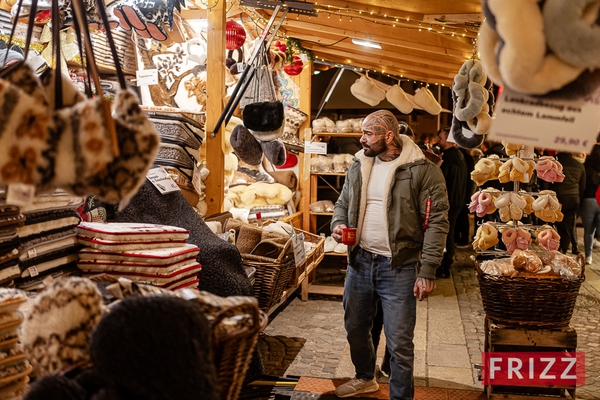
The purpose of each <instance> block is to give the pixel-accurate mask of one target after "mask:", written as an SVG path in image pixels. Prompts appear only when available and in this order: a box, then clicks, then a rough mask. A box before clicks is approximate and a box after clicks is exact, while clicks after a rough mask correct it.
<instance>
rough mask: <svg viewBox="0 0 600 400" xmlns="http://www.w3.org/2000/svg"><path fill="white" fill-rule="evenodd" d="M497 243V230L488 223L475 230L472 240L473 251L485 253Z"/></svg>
mask: <svg viewBox="0 0 600 400" xmlns="http://www.w3.org/2000/svg"><path fill="white" fill-rule="evenodd" d="M498 242H499V240H498V229H496V227H495V226H494V225H492V224H490V223H485V224H482V225H480V226H479V228H477V232H476V233H475V238H474V239H473V250H475V251H485V250H487V249H489V248H492V247H494V246H495V245H497V244H498Z"/></svg>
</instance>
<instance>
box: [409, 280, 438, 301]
mask: <svg viewBox="0 0 600 400" xmlns="http://www.w3.org/2000/svg"><path fill="white" fill-rule="evenodd" d="M435 288H436V285H435V281H434V280H432V279H425V278H417V280H416V281H415V286H414V287H413V293H414V294H415V297H417V298H418V299H419V301H421V300H423V299H426V298H427V296H429V293H431V292H433V291H434V290H435Z"/></svg>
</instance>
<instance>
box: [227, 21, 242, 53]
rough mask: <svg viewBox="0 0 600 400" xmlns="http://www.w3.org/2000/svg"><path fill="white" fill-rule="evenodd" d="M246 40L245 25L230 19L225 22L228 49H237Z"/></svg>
mask: <svg viewBox="0 0 600 400" xmlns="http://www.w3.org/2000/svg"><path fill="white" fill-rule="evenodd" d="M245 41H246V31H245V30H244V27H243V26H241V25H240V24H238V23H237V22H235V21H234V20H232V19H230V20H229V21H227V23H226V24H225V48H226V49H227V50H237V49H239V48H240V47H242V45H243V44H244V42H245Z"/></svg>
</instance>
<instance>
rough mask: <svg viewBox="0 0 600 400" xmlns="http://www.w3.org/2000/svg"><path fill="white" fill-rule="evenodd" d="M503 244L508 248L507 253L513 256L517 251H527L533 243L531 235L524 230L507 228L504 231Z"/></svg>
mask: <svg viewBox="0 0 600 400" xmlns="http://www.w3.org/2000/svg"><path fill="white" fill-rule="evenodd" d="M501 233H502V243H504V245H505V246H506V252H507V253H508V254H511V255H512V253H514V252H515V250H517V249H519V250H527V249H528V248H529V244H530V243H531V233H529V231H527V230H525V229H523V228H507V229H503V230H502V232H501Z"/></svg>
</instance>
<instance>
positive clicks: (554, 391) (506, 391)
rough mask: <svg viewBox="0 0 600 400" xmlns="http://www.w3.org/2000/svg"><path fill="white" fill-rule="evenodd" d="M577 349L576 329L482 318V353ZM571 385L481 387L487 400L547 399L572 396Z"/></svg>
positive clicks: (569, 397) (569, 350) (573, 387)
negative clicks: (509, 325) (529, 326)
mask: <svg viewBox="0 0 600 400" xmlns="http://www.w3.org/2000/svg"><path fill="white" fill-rule="evenodd" d="M576 348H577V332H576V331H575V329H573V328H571V327H563V328H554V329H517V328H507V327H505V326H501V325H496V324H493V323H491V322H490V321H489V320H488V319H487V318H486V320H485V343H484V351H486V352H490V351H492V352H540V351H548V352H559V351H568V352H574V351H575V350H576ZM575 389H576V387H575V386H557V387H528V386H493V385H488V386H486V387H485V393H486V394H487V398H488V399H490V400H500V399H507V400H508V399H510V400H533V399H539V400H542V399H544V400H549V399H575Z"/></svg>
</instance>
